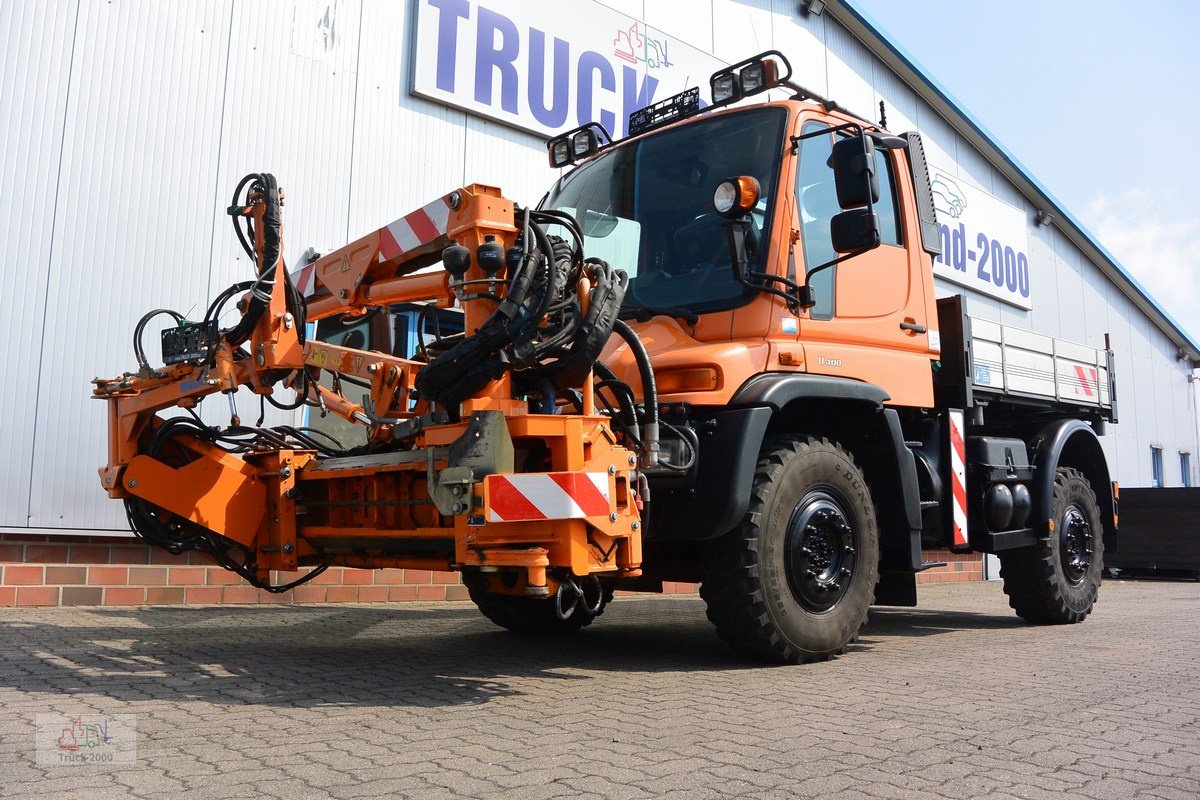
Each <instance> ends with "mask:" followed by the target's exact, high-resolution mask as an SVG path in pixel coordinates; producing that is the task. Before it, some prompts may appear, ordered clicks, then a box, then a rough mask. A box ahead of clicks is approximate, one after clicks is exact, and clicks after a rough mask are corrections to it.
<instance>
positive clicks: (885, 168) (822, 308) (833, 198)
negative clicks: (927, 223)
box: [796, 122, 903, 319]
mask: <svg viewBox="0 0 1200 800" xmlns="http://www.w3.org/2000/svg"><path fill="white" fill-rule="evenodd" d="M827 127H829V126H828V125H825V124H824V123H820V122H810V123H808V124H807V125H805V126H804V129H803V133H811V132H813V131H818V130H821V129H822V128H827ZM832 155H833V136H832V135H830V136H814V137H813V138H811V139H805V140H804V141H802V142H801V143H800V163H799V164H798V165H797V169H796V199H797V207H798V209H799V212H800V240H801V243H802V246H803V250H804V268H805V270H809V269H812V268H813V267H816V266H819V265H821V264H824V263H825V262H827V261H832V260H833V259H835V258H837V256H838V253H837V251H835V250H834V249H833V242H832V240H831V238H830V235H829V222H830V220H831V219H833V217H834V215H835V214H838V213H839V212H841V210H842V208H841V207H840V206H839V205H838V201H837V189H836V187H835V186H834V182H833V170H832V169H831V168H830V166H829V161H830V157H831V156H832ZM875 167H876V174H878V175H879V202H878V203H877V204H876V206H875V212H876V214H878V215H879V227H880V238H881V241H882V243H883V244H884V245H892V246H901V245H902V244H903V242H902V241H901V238H900V215H899V213H898V212H897V208H896V176H895V172H894V170H893V168H892V160H891V159H890V158H889V157H888V154H887V153H886V152H885V151H883V150H876V151H875ZM837 269H838V267H830V268H829V269H825V270H822V271H820V272H818V273H817V274H816V275H814V276H813V277H812V286H813V296H814V298H815V299H816V301H817V303H816V305H815V306H813V307H812V309H811V311H810V312H809V313H810V316H811V318H812V319H829V318H831V317H832V316H833V315H834V313H835V312H836V309H834V300H833V298H834V292H833V287H834V285H835V283H836V280H837V275H836V272H837Z"/></svg>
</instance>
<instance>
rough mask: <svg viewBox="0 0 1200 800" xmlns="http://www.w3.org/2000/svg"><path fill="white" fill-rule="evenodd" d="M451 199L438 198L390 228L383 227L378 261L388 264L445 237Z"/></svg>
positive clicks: (402, 218) (389, 226)
mask: <svg viewBox="0 0 1200 800" xmlns="http://www.w3.org/2000/svg"><path fill="white" fill-rule="evenodd" d="M449 197H450V196H449V195H446V196H445V197H439V198H438V199H437V200H434V201H433V202H432V203H427V204H426V205H424V206H422V207H421V208H418V209H417V210H416V211H414V212H412V213H411V214H405V215H404V216H403V217H401V218H400V219H398V220H396V221H395V222H393V223H392V224H390V225H388V226H387V227H385V228H380V229H379V259H380V260H381V261H389V260H391V259H393V258H396V257H397V256H399V255H402V254H404V253H407V252H408V251H410V250H414V249H416V248H418V247H420V246H421V245H423V244H428V243H429V242H432V241H433V240H434V239H436V238H438V237H439V236H443V235H445V233H446V227H447V226H448V225H449V223H450V200H449Z"/></svg>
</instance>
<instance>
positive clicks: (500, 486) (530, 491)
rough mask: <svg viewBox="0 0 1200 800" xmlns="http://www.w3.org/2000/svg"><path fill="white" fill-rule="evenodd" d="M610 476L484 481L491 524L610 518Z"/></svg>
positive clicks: (552, 475) (508, 477)
mask: <svg viewBox="0 0 1200 800" xmlns="http://www.w3.org/2000/svg"><path fill="white" fill-rule="evenodd" d="M608 480H609V478H608V473H606V472H547V473H530V474H528V475H488V476H487V477H486V478H484V489H485V496H486V497H487V502H488V520H489V521H491V522H520V521H528V520H538V519H583V518H585V517H599V516H608V514H609V513H610V512H611V510H612V493H611V492H610V491H609V488H608Z"/></svg>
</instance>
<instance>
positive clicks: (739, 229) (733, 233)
mask: <svg viewBox="0 0 1200 800" xmlns="http://www.w3.org/2000/svg"><path fill="white" fill-rule="evenodd" d="M749 224H750V223H749V222H748V221H747V220H745V219H731V220H729V221H728V222H726V223H725V232H726V235H727V240H728V242H729V265H730V268H731V269H732V270H733V279H734V280H735V281H737V282H738V285H739V286H742V287H743V288H746V289H750V290H751V291H755V292H764V293H766V294H770V295H774V296H776V297H781V298H783V299H784V301H786V302H787V305H788V308H789V309H790V310H791V311H792V312H793V313H795V312H796V311H797V310H798V309H799V308H800V300H799V298H798V297H797V296H796V295H795V294H793V293H792V292H787V291H783V290H781V289H776V288H775V287H774V286H764V285H763V284H762V283H758V282H756V281H778V282H779V283H782V284H784V285H785V286H787V287H788V288H789V289H792V290H793V291H795V292H799V291H801V290H802V289H803V288H804V287H802V286H800V285H799V284H797V283H796V282H795V281H793V280H791V279H789V278H784V277H781V276H779V275H768V274H767V273H765V272H753V271H751V270H750V265H749V264H748V263H747V261H746V228H747V227H748V226H749Z"/></svg>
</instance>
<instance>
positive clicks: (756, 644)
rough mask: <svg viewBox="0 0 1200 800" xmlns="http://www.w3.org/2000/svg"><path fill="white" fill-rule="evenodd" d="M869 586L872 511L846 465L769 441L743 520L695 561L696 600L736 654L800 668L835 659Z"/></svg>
mask: <svg viewBox="0 0 1200 800" xmlns="http://www.w3.org/2000/svg"><path fill="white" fill-rule="evenodd" d="M835 509H836V510H835ZM822 512H828V513H826V514H825V516H824V517H821V513H822ZM839 515H840V521H839ZM843 527H844V528H846V530H842V528H843ZM826 544H830V545H831V546H829V547H826ZM848 547H849V548H850V549H849V550H848V549H847V548H848ZM835 551H836V552H835ZM843 570H844V571H848V572H849V573H850V574H849V575H846V574H845V572H844V571H843ZM829 575H833V576H834V577H833V578H830V577H829ZM878 578H879V530H878V524H877V522H876V517H875V505H874V503H873V502H872V500H871V491H870V488H869V487H868V485H867V481H866V478H865V477H864V476H863V473H862V470H860V469H859V468H858V466H857V465H856V464H855V463H854V459H853V457H851V455H850V454H849V453H848V452H846V450H844V449H843V448H842V447H841V446H840V445H838V444H837V443H835V442H830V441H829V440H827V439H817V438H812V437H793V436H788V437H772V438H770V439H768V440H767V441H766V442H765V443H764V444H763V449H762V452H761V453H760V455H759V460H758V467H757V469H756V470H755V475H754V486H753V488H752V490H751V494H750V507H749V509H748V510H747V512H746V516H745V518H744V519H743V521H742V523H741V524H740V525H739V526H738V527H737V528H735V529H734V530H732V531H730V532H729V533H728V534H726V535H725V536H723V537H721V538H720V539H717V540H715V541H714V542H712V543H711V544H710V546H709V547H708V549H707V551H706V553H705V557H704V559H703V562H702V583H701V586H700V595H701V597H703V598H704V601H705V602H706V603H707V604H708V618H709V620H710V621H711V622H712V623H713V624H714V625H715V626H716V628H717V635H718V636H720V637H721V638H722V639H723V640H725V642H727V643H728V644H729V645H730V646H731V647H733V649H734V650H735V651H737V652H738V653H739V654H741V655H743V656H745V657H748V658H751V659H755V660H758V661H768V662H774V663H785V664H800V663H808V662H812V661H824V660H826V659H829V658H831V657H833V656H837V655H840V654H841V653H843V652H845V650H846V648H847V647H848V646H849V645H850V644H851V643H852V642H853V641H854V640H855V639H856V638H857V637H858V633H859V630H860V629H861V628H862V626H863V624H864V623H865V622H866V619H867V611H868V610H869V608H870V605H871V602H872V599H873V598H874V594H875V584H876V582H877V581H878ZM842 583H844V584H845V585H844V586H842ZM834 584H836V585H838V588H837V589H836V590H833V589H831V588H829V587H830V586H832V585H834ZM826 603H828V604H830V605H829V607H828V608H822V607H821V606H822V605H823V604H826Z"/></svg>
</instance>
